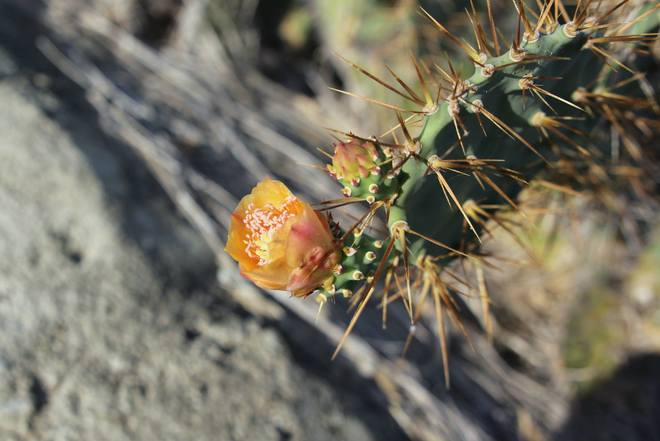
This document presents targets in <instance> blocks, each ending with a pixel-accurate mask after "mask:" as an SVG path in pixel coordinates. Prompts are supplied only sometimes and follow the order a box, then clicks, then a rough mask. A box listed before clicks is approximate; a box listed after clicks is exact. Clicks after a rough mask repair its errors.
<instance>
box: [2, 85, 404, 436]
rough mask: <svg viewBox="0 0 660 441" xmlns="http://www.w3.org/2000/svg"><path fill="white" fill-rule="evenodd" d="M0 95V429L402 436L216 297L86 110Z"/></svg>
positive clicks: (8, 92)
mask: <svg viewBox="0 0 660 441" xmlns="http://www.w3.org/2000/svg"><path fill="white" fill-rule="evenodd" d="M44 98H45V99H44ZM0 102H2V103H3V106H2V107H1V108H0V133H1V134H2V136H0V158H1V160H0V207H1V208H0V253H1V255H2V257H3V258H2V259H0V439H3V440H58V441H60V440H61V441H64V440H95V441H103V440H145V441H148V440H158V441H163V440H200V441H202V440H339V439H341V440H344V439H346V440H348V439H350V440H371V439H395V438H396V439H400V438H398V437H397V433H398V432H397V431H389V432H388V430H390V429H391V427H390V426H388V424H390V425H391V423H388V421H389V419H388V418H389V417H387V416H384V415H379V414H378V412H377V411H372V410H370V409H369V407H368V404H367V403H365V402H364V401H362V400H361V399H359V398H358V397H357V396H356V395H355V394H353V393H349V392H346V391H342V389H341V388H334V387H331V385H329V384H328V383H327V382H325V381H324V380H323V378H321V377H320V376H319V373H314V372H309V371H307V370H305V369H304V368H303V367H302V366H301V365H299V364H298V363H296V362H295V361H293V359H292V354H291V352H290V349H289V347H288V346H287V344H286V342H284V341H283V340H282V338H281V337H280V336H279V335H278V333H277V332H276V331H274V330H273V329H271V328H268V327H266V325H264V324H263V323H260V322H259V321H257V320H256V319H254V318H251V317H249V316H247V317H246V316H243V315H241V314H239V313H238V312H237V311H236V310H235V307H234V306H233V305H232V304H231V303H230V302H229V301H228V300H226V299H225V298H223V296H222V292H220V290H219V288H218V287H217V286H216V285H215V284H214V282H213V279H214V259H213V256H212V255H211V253H210V252H209V251H208V250H207V248H206V247H205V245H204V243H203V241H202V240H201V238H200V237H199V236H198V235H197V234H196V233H195V232H194V231H193V230H192V229H191V228H190V227H189V226H188V225H187V224H186V223H185V222H183V221H182V220H181V219H180V218H178V217H177V215H176V214H175V210H174V209H173V208H172V206H171V205H170V203H169V202H168V200H167V199H166V198H165V197H164V196H163V195H162V194H161V192H160V189H159V188H158V186H157V185H156V184H155V182H153V181H152V180H151V178H149V177H148V174H147V173H146V172H145V171H144V170H141V169H140V167H142V166H141V165H139V164H140V163H139V162H138V161H135V159H132V158H130V157H129V156H127V155H128V153H127V152H128V150H127V149H125V147H124V146H122V145H120V144H118V143H116V142H113V141H112V140H109V139H107V138H104V137H103V135H101V134H100V132H99V131H96V130H95V129H94V125H93V120H94V118H93V115H86V116H83V113H84V110H82V111H80V110H79V112H80V113H76V112H74V111H73V110H70V109H68V108H67V107H66V106H64V105H63V104H61V103H59V102H58V101H57V99H55V98H54V97H52V96H48V95H44V92H40V93H37V92H35V90H34V89H33V88H32V86H28V85H27V82H25V81H22V80H20V79H12V80H5V81H0ZM38 102H48V103H50V104H49V112H48V113H49V114H50V115H52V117H51V116H48V115H47V114H46V113H44V111H43V110H42V108H41V107H40V105H38ZM380 420H382V421H380ZM376 424H382V426H381V428H376Z"/></svg>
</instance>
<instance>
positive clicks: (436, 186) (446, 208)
mask: <svg viewBox="0 0 660 441" xmlns="http://www.w3.org/2000/svg"><path fill="white" fill-rule="evenodd" d="M596 3H597V5H596ZM631 3H632V2H629V1H626V0H624V1H622V2H619V3H610V2H592V1H588V0H584V1H578V2H577V6H568V5H564V4H563V3H562V1H561V0H548V1H546V2H545V3H544V5H543V6H542V7H540V8H539V9H538V10H532V9H531V8H529V7H528V6H526V5H525V4H524V3H523V2H522V1H519V0H516V1H515V2H514V6H515V11H516V13H517V14H518V30H517V31H516V33H515V35H514V36H513V39H512V42H511V44H510V45H508V46H509V47H508V49H507V50H505V49H504V44H503V43H502V39H501V37H499V36H498V31H497V30H496V29H495V26H494V25H493V22H494V20H493V17H492V16H490V17H489V20H488V23H487V24H486V25H482V24H481V23H480V22H479V20H478V17H477V14H476V13H475V12H474V8H473V9H472V12H471V13H470V12H468V15H469V18H470V21H471V22H472V24H473V26H474V33H475V36H476V38H475V40H476V43H475V45H474V46H473V45H471V44H470V43H468V42H467V41H466V40H464V39H462V38H459V37H457V36H455V35H453V34H452V33H451V32H450V31H449V30H447V29H446V28H445V27H444V26H443V25H442V24H440V23H439V22H438V21H436V20H435V19H434V18H433V17H432V16H431V15H430V14H428V13H426V11H424V10H423V9H421V11H422V14H424V15H426V16H427V18H428V19H429V20H431V22H432V23H433V25H434V26H435V27H436V28H437V29H438V31H439V33H440V36H441V37H443V38H446V39H448V40H449V41H451V42H453V43H455V44H456V45H457V46H458V48H460V49H461V50H462V51H463V52H465V54H466V55H467V57H469V59H470V61H471V62H472V63H473V64H474V71H473V73H472V74H471V75H470V76H468V77H467V78H463V77H461V76H460V75H459V74H458V73H457V71H456V69H455V68H454V66H453V65H452V63H451V61H449V60H447V61H446V63H444V65H443V64H441V61H440V60H436V61H435V62H434V63H433V65H428V64H426V63H423V62H421V61H417V60H415V59H413V65H414V68H415V71H416V72H417V76H418V80H419V81H418V89H419V90H417V91H416V90H414V87H413V86H410V85H408V84H406V83H405V82H404V81H403V80H401V79H400V78H399V77H396V75H394V79H395V81H392V82H391V83H388V82H386V81H385V80H383V79H380V78H378V77H376V76H375V75H373V74H371V73H370V72H368V71H366V70H365V69H364V68H362V67H360V66H358V65H356V64H353V66H354V67H355V68H356V69H357V70H358V71H359V72H361V73H363V74H365V75H366V76H367V77H369V78H371V79H373V80H375V81H376V82H377V83H379V84H381V85H382V86H384V87H385V88H386V89H388V90H390V91H391V92H394V93H396V94H397V95H398V96H399V97H403V98H405V99H406V100H407V101H409V102H410V103H411V106H413V108H412V109H408V108H402V107H398V106H395V105H390V104H387V103H383V102H380V101H376V100H372V101H373V102H375V103H376V104H377V105H381V106H384V107H388V108H390V109H392V110H393V111H394V113H395V116H396V118H397V120H398V124H397V126H396V127H395V128H394V129H393V130H392V131H390V134H389V135H391V138H392V139H391V140H390V139H389V138H386V137H362V136H358V135H356V134H353V133H343V134H342V136H343V137H344V138H345V139H343V140H342V142H339V143H338V144H336V145H335V146H334V152H333V153H332V164H330V165H329V166H328V172H329V173H330V174H331V175H332V176H334V177H335V178H336V179H337V181H338V182H339V183H340V184H341V186H342V193H343V195H344V199H343V200H338V201H332V202H329V203H328V204H326V205H324V206H323V209H324V210H325V209H329V208H333V207H334V206H336V205H338V204H343V203H358V202H365V203H366V204H368V210H367V211H366V213H365V215H364V217H363V218H362V219H361V220H360V221H359V222H357V223H356V224H355V225H353V226H351V227H350V228H348V229H346V230H342V229H341V228H339V227H338V226H337V225H334V231H335V238H336V247H337V249H338V250H341V256H342V257H341V259H340V263H339V264H338V265H337V266H336V268H335V271H334V273H333V274H332V275H331V276H330V277H329V278H328V279H327V280H325V281H324V283H323V284H322V285H319V286H317V287H316V288H318V289H317V290H316V291H315V292H316V294H317V299H318V300H319V301H320V302H321V304H323V303H324V302H325V301H327V300H328V299H330V298H333V297H335V296H337V295H341V296H343V297H350V298H351V302H353V303H354V304H355V305H356V306H357V308H356V312H355V314H354V316H353V318H352V320H351V321H350V323H349V325H348V327H347V329H346V332H345V334H344V339H345V338H346V337H347V336H348V334H349V333H350V332H351V330H352V328H353V327H354V325H355V323H356V321H357V320H358V318H359V317H360V314H361V313H362V311H363V310H364V308H365V306H366V305H367V304H368V303H369V301H370V300H371V298H372V296H373V294H374V292H376V286H377V284H378V283H379V282H380V281H382V282H383V285H384V286H383V289H382V290H381V291H380V292H382V293H383V295H384V301H383V305H384V306H386V305H387V304H388V303H389V302H388V300H387V296H388V295H391V292H392V291H395V292H396V293H395V294H394V295H395V296H398V297H400V298H401V300H402V301H403V303H404V305H405V307H406V309H407V311H408V313H409V316H410V320H411V324H414V323H415V322H416V321H417V320H419V317H420V312H419V311H420V308H421V305H422V304H424V302H425V301H426V300H427V299H428V298H431V299H432V301H433V304H434V309H435V312H436V316H437V319H438V333H439V335H440V336H441V337H442V336H444V332H445V331H444V321H445V315H448V316H449V317H450V318H451V319H452V321H454V322H455V323H456V324H457V325H459V326H461V324H460V320H459V319H458V316H457V310H456V306H455V302H454V300H453V299H452V290H451V288H450V287H449V286H447V284H446V283H445V282H443V278H442V273H443V271H445V268H446V265H447V263H448V262H449V261H450V260H452V259H454V258H456V257H463V258H466V259H469V260H471V261H472V262H474V263H475V264H476V265H480V262H481V257H480V256H479V254H478V247H479V244H480V235H481V234H482V232H483V229H484V228H485V224H486V222H487V221H488V220H489V219H495V220H496V221H497V210H500V209H501V208H493V207H501V206H503V205H504V206H509V207H512V208H514V209H515V208H516V202H515V199H516V195H517V193H518V192H519V191H520V189H521V188H523V186H524V184H525V183H527V182H528V181H529V180H531V179H533V178H534V177H535V176H537V175H538V174H539V173H545V174H547V175H548V176H551V175H555V176H560V175H562V174H563V175H564V176H565V175H568V176H573V177H579V176H578V175H579V174H581V173H583V172H584V168H585V167H587V168H589V167H592V166H594V165H596V164H601V163H605V162H606V158H605V156H606V155H605V152H604V151H602V149H601V148H600V147H599V145H602V144H603V143H599V142H598V141H599V140H598V133H596V128H597V127H598V124H600V122H601V121H602V119H603V117H604V119H606V120H608V121H609V123H610V124H611V125H612V126H613V127H614V129H615V131H618V132H619V136H620V137H621V138H622V140H623V145H624V146H625V147H626V152H627V154H626V156H627V157H629V158H630V160H631V161H633V163H634V162H637V163H639V162H640V161H641V159H642V158H643V156H642V153H641V150H642V149H641V147H640V144H639V143H638V142H637V141H636V140H635V136H634V134H633V133H631V131H630V130H636V129H627V127H628V126H632V123H633V122H634V121H633V120H632V119H633V118H635V117H636V115H637V116H639V113H640V112H641V113H642V114H643V116H639V118H641V119H639V121H647V122H649V124H647V126H651V125H652V124H651V121H653V124H655V120H654V118H655V117H656V116H655V114H654V112H655V111H656V109H655V107H654V106H655V102H654V99H653V97H652V96H651V97H648V96H646V95H645V92H646V93H647V95H648V89H649V88H648V87H647V86H648V84H646V83H645V80H644V77H643V75H642V74H640V73H639V72H637V70H636V69H638V67H637V66H635V65H633V64H631V63H634V62H636V61H637V60H635V59H633V57H627V58H625V57H624V58H619V53H620V52H621V51H620V50H619V49H620V47H623V46H628V47H629V46H631V45H632V46H637V47H639V46H643V45H645V44H648V43H650V42H652V41H653V40H655V39H656V37H657V35H656V34H655V33H653V32H655V31H656V30H657V27H658V23H659V21H660V9H659V7H658V5H650V4H646V5H644V4H642V5H633V4H631ZM489 6H490V4H489ZM488 10H489V11H490V7H489V8H488ZM624 55H625V54H624ZM346 93H348V92H346ZM632 105H634V107H635V108H634V109H632V108H628V107H629V106H632ZM632 112H636V113H632ZM645 112H646V113H645ZM637 127H639V125H637ZM639 130H642V131H644V129H643V128H642V129H639ZM578 181H579V180H576V182H578ZM540 182H547V181H546V180H542V181H540ZM549 185H553V184H549ZM381 209H382V211H383V213H385V217H386V220H387V225H388V229H389V234H388V236H387V237H374V236H372V235H370V232H369V228H368V227H369V225H370V223H371V221H372V220H373V218H374V216H376V215H377V213H378V212H379V211H380V210H381ZM413 291H415V292H414V293H413ZM310 292H311V291H310ZM310 292H308V294H309V293H310ZM429 295H430V297H429ZM413 297H414V298H415V299H416V300H415V301H413ZM344 339H342V341H341V342H340V344H339V346H338V347H337V352H338V351H339V350H340V348H341V346H342V343H343V341H344ZM441 343H442V344H443V353H444V354H445V356H446V351H445V348H444V340H443V339H442V338H441ZM337 352H335V355H336V354H337ZM445 362H446V359H445ZM445 369H446V366H445Z"/></svg>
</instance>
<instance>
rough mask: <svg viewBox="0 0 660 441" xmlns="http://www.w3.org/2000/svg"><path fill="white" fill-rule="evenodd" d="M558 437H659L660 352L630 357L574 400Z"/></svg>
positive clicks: (615, 440)
mask: <svg viewBox="0 0 660 441" xmlns="http://www.w3.org/2000/svg"><path fill="white" fill-rule="evenodd" d="M555 439H556V440H564V441H571V440H591V441H656V440H660V354H658V353H651V354H642V355H637V356H635V357H633V358H631V359H629V360H628V361H627V362H626V363H624V364H623V365H622V366H621V367H619V369H617V370H616V371H615V372H614V373H613V374H612V376H611V377H609V378H607V379H605V380H603V381H601V382H600V383H598V384H596V385H595V386H594V387H593V388H592V389H591V390H590V391H589V392H587V393H585V394H584V395H582V396H580V397H578V398H577V399H576V401H575V402H574V403H573V406H572V409H571V414H570V416H569V418H568V420H567V422H566V423H565V425H564V427H563V428H562V429H561V430H560V431H559V433H558V435H557V436H556V437H555Z"/></svg>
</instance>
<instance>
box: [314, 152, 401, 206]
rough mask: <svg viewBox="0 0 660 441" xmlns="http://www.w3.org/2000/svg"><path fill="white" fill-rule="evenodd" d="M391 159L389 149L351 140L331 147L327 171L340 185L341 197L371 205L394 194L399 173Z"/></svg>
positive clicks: (397, 185)
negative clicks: (331, 153)
mask: <svg viewBox="0 0 660 441" xmlns="http://www.w3.org/2000/svg"><path fill="white" fill-rule="evenodd" d="M393 156H394V155H393V153H392V149H390V148H383V147H381V146H380V144H378V143H377V142H375V141H369V140H357V139H351V140H350V141H347V142H340V143H338V144H335V145H334V153H333V156H332V164H328V166H327V169H328V172H329V173H330V175H331V176H332V177H334V178H335V179H337V181H339V183H341V184H342V185H343V188H342V194H343V195H344V196H346V197H356V198H363V199H364V200H365V201H367V202H368V203H369V204H372V203H374V202H375V201H378V200H386V199H390V198H392V197H394V196H395V195H396V193H397V190H398V188H399V185H400V184H399V179H398V172H399V170H398V168H396V165H395V164H396V161H395V160H394V157H393Z"/></svg>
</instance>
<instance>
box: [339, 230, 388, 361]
mask: <svg viewBox="0 0 660 441" xmlns="http://www.w3.org/2000/svg"><path fill="white" fill-rule="evenodd" d="M393 249H394V238H391V239H390V240H389V243H388V245H387V248H386V249H385V253H384V254H383V257H382V258H381V260H380V262H379V263H378V267H377V268H376V272H375V273H374V275H373V279H372V280H371V282H369V284H368V285H367V286H366V288H365V294H364V297H363V298H362V300H361V301H360V304H359V305H358V307H357V310H356V311H355V314H353V317H351V321H350V322H349V323H348V326H346V329H345V330H344V334H343V335H342V336H341V339H339V343H338V344H337V347H336V348H335V352H334V353H333V354H332V360H334V359H335V358H336V357H337V354H339V351H341V348H342V347H343V346H344V343H345V342H346V339H347V338H348V336H349V335H350V333H351V331H352V330H353V328H354V327H355V324H356V323H357V321H358V319H359V318H360V315H362V311H364V308H365V306H367V303H369V300H370V299H371V296H372V295H373V293H374V290H375V286H376V283H377V282H378V279H379V278H380V275H381V273H382V272H383V269H384V268H385V265H386V264H387V262H388V260H389V258H390V254H392V250H393Z"/></svg>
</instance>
